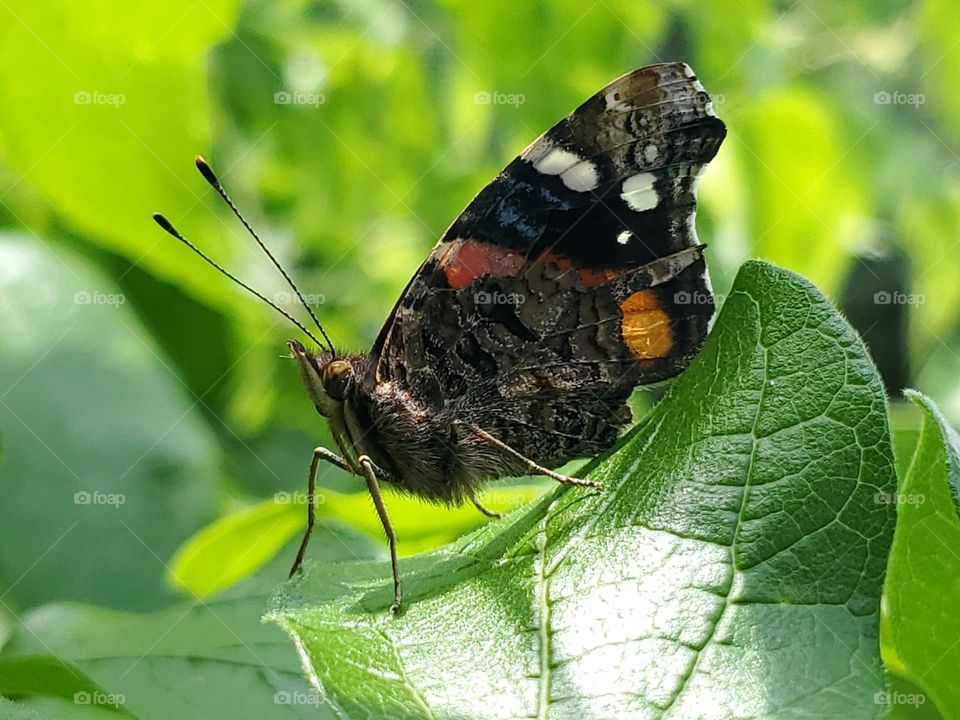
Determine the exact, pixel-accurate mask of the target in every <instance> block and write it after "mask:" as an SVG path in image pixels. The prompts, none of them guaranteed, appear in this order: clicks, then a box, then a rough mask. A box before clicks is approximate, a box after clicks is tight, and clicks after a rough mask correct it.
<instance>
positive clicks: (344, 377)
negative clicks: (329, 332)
mask: <svg viewBox="0 0 960 720" xmlns="http://www.w3.org/2000/svg"><path fill="white" fill-rule="evenodd" d="M287 347H288V348H290V352H291V354H292V355H293V359H294V360H296V361H297V366H298V367H299V368H300V377H301V378H303V384H304V385H305V386H306V388H307V394H308V395H310V399H311V400H313V404H314V405H315V406H316V408H317V411H318V412H319V413H320V414H321V415H323V416H324V417H331V416H333V415H335V414H336V413H337V411H338V410H339V409H340V406H341V404H342V403H343V400H344V398H345V397H346V395H347V393H348V392H349V389H350V386H351V385H352V384H353V382H354V371H353V365H352V364H351V363H350V362H349V360H346V359H344V358H343V357H338V356H337V355H334V354H333V353H332V352H329V351H322V352H319V353H311V352H309V351H308V350H307V349H306V348H305V347H304V346H303V345H302V344H301V343H299V342H298V341H296V340H290V341H288V342H287Z"/></svg>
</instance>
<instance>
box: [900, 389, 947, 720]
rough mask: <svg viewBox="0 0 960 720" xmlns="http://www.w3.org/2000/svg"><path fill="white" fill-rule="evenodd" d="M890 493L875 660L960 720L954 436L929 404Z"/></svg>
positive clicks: (923, 400)
mask: <svg viewBox="0 0 960 720" xmlns="http://www.w3.org/2000/svg"><path fill="white" fill-rule="evenodd" d="M907 396H908V397H909V398H910V399H911V400H913V401H914V402H915V403H916V404H917V405H918V406H919V407H920V408H921V410H922V411H923V428H922V430H921V432H920V441H919V442H918V444H917V449H916V451H915V453H914V456H913V461H912V462H911V464H910V469H909V471H908V472H907V473H906V475H905V476H904V477H903V478H902V481H901V483H900V487H899V490H898V493H897V495H895V496H889V497H884V498H882V499H883V500H885V501H887V502H889V503H890V504H895V505H896V507H897V514H898V518H897V531H896V534H895V536H894V541H893V548H892V549H891V551H890V566H889V569H888V574H887V584H886V587H885V589H884V614H883V626H882V629H883V641H884V642H883V660H884V662H885V663H886V665H887V667H889V668H890V670H891V671H892V672H893V673H895V674H897V675H900V676H902V677H904V678H906V679H907V680H909V681H911V682H912V683H913V684H914V685H916V686H917V687H919V688H920V689H921V690H922V691H923V693H925V694H926V695H927V696H928V697H929V698H930V699H931V700H932V702H933V703H934V704H936V706H937V707H938V708H939V709H940V710H941V712H942V713H943V715H944V716H945V717H958V716H960V688H958V687H957V681H956V678H957V668H958V667H960V642H958V640H957V639H958V638H960V615H958V614H957V607H958V606H960V515H958V508H960V438H958V437H957V434H956V432H954V430H953V429H952V428H951V427H950V426H949V425H948V424H947V421H946V420H945V419H944V417H943V415H942V414H941V413H940V410H939V409H938V408H937V406H936V405H935V404H934V402H933V401H932V400H930V398H928V397H926V396H924V395H921V394H920V393H918V392H914V391H907Z"/></svg>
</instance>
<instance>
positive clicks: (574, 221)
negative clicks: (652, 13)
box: [154, 63, 726, 612]
mask: <svg viewBox="0 0 960 720" xmlns="http://www.w3.org/2000/svg"><path fill="white" fill-rule="evenodd" d="M725 135H726V128H725V126H724V124H723V123H722V122H721V121H720V120H719V119H718V118H717V117H716V115H715V114H714V112H713V109H712V107H711V103H710V98H709V96H708V95H707V94H706V93H705V92H704V90H703V87H702V86H701V85H700V83H699V82H698V81H697V78H696V76H695V75H694V74H693V71H692V70H691V69H690V68H689V67H688V66H687V65H685V64H683V63H665V64H660V65H651V66H649V67H644V68H640V69H639V70H635V71H633V72H631V73H629V74H627V75H624V76H623V77H621V78H619V79H617V80H615V81H614V82H612V83H611V84H610V85H608V86H607V87H605V88H604V89H603V90H601V91H600V92H599V93H597V94H596V95H594V96H593V97H592V98H590V99H589V100H587V101H586V102H585V103H584V104H583V105H581V106H580V107H579V108H577V109H576V110H575V111H574V112H573V113H572V114H571V115H569V116H568V117H567V118H565V119H564V120H562V121H560V122H559V123H558V124H557V125H556V126H554V127H553V128H552V129H551V130H549V131H548V132H547V133H546V134H545V135H543V136H541V137H540V138H539V139H537V140H536V141H534V142H533V144H532V145H530V146H529V147H528V148H527V149H526V150H524V151H523V152H522V153H521V154H520V156H519V157H517V158H516V159H515V160H514V161H513V162H511V163H510V164H509V165H508V166H507V167H506V168H505V169H504V170H503V172H501V173H500V174H499V175H498V176H497V177H496V178H495V179H494V180H493V182H491V183H490V184H489V185H488V186H487V187H485V188H484V189H483V190H482V191H481V192H480V194H479V195H478V196H477V197H476V199H474V200H473V202H471V203H470V205H469V206H468V207H467V209H466V210H465V211H464V212H463V214H461V215H460V217H459V218H457V220H456V221H455V222H454V223H453V225H452V226H451V227H450V229H449V230H447V232H446V233H445V234H444V236H443V237H442V238H441V240H440V241H439V242H438V243H437V245H436V246H435V247H434V249H433V251H432V252H431V253H430V255H429V257H427V259H426V261H425V262H424V263H423V265H422V266H421V267H420V269H419V270H418V271H417V272H416V274H415V275H414V276H413V279H412V280H411V281H410V283H409V284H408V285H407V288H406V290H404V292H403V294H402V295H401V297H400V300H399V302H397V304H396V306H395V307H394V309H393V312H391V313H390V317H389V318H388V319H387V322H386V324H385V325H384V326H383V330H382V331H381V332H380V335H379V337H378V338H377V340H376V342H375V343H374V346H373V349H372V350H371V352H370V354H369V355H351V354H344V353H341V352H338V351H337V350H336V349H335V348H334V346H333V344H332V343H331V342H330V340H329V338H328V337H327V335H326V333H325V332H324V330H323V328H322V326H321V325H320V323H319V321H317V318H316V316H315V315H314V313H313V311H312V310H311V309H310V308H309V306H307V305H306V303H305V302H304V306H305V307H307V310H308V312H309V313H310V316H311V318H312V319H313V321H314V322H315V323H316V325H317V328H318V329H319V331H320V334H321V336H322V338H323V340H324V342H322V343H321V342H320V341H319V340H318V339H317V338H316V337H314V335H313V334H311V332H310V331H309V330H307V328H306V327H304V326H303V325H302V324H301V323H300V322H299V321H297V320H296V319H295V318H293V317H292V316H290V315H289V314H288V313H286V312H285V311H284V310H282V309H281V308H279V307H277V306H276V305H275V304H274V303H271V302H270V301H269V300H267V299H266V298H265V297H264V296H263V295H261V294H259V293H257V292H256V291H255V290H253V289H252V288H250V287H249V286H248V285H246V284H244V283H242V282H241V281H239V280H238V279H237V278H236V277H234V276H233V275H231V274H229V273H228V272H227V271H226V270H224V269H223V268H221V267H220V266H219V265H217V264H216V263H214V262H213V261H212V260H210V259H209V258H208V257H207V256H205V255H204V254H203V253H202V252H201V251H199V250H198V249H197V248H196V247H195V246H193V245H192V244H191V243H190V242H189V241H188V240H187V239H186V238H185V237H184V236H183V235H181V234H180V233H179V232H177V230H176V229H175V228H174V227H173V226H172V225H171V224H170V222H169V221H167V220H166V219H165V218H163V216H161V215H155V216H154V218H155V220H156V221H157V222H158V223H159V224H160V226H161V227H163V229H164V230H166V231H167V232H169V233H170V234H171V235H173V236H174V237H176V238H177V239H178V240H180V241H181V242H183V243H185V244H186V245H187V246H188V247H190V248H191V249H192V250H194V252H196V253H197V254H199V255H200V256H201V257H203V259H204V260H206V261H207V262H209V263H210V264H211V265H213V266H214V267H216V268H217V269H218V270H219V271H220V272H222V273H224V274H225V275H227V276H228V277H230V278H231V279H232V280H234V281H235V282H236V283H238V284H239V285H241V286H242V287H244V288H245V289H247V290H249V291H250V292H252V293H254V294H255V295H256V296H257V297H259V298H260V299H261V300H263V301H265V302H267V303H268V304H270V305H271V306H273V307H274V309H276V310H278V311H279V312H281V313H282V314H283V315H284V316H286V317H287V319H288V320H290V321H291V322H293V323H294V324H295V325H296V326H297V327H299V328H300V329H301V330H302V331H303V332H304V333H305V334H306V335H307V336H308V337H309V338H311V339H312V340H313V341H314V342H315V343H316V344H317V346H318V347H320V349H319V350H318V351H311V350H308V349H306V348H305V347H304V346H303V345H302V344H301V343H299V342H298V341H296V340H291V341H289V343H288V347H289V348H290V351H291V353H292V354H293V357H294V359H296V361H297V365H298V366H299V369H300V374H301V376H302V377H303V382H304V384H305V385H306V389H307V393H308V395H309V396H310V399H311V400H312V401H313V403H314V405H315V407H316V409H317V411H318V412H319V413H320V414H321V415H322V416H324V417H325V418H326V420H327V423H328V424H329V427H330V431H331V433H332V434H333V438H334V440H335V442H336V444H337V446H338V447H339V449H340V452H341V453H342V457H341V456H339V455H337V454H335V453H333V452H331V451H330V450H327V449H325V448H317V449H316V450H314V453H313V461H312V463H311V465H310V475H309V500H310V501H309V504H308V522H307V529H306V533H305V534H304V537H303V541H302V543H301V545H300V549H299V552H298V553H297V558H296V561H295V563H294V566H293V569H292V570H291V575H293V573H295V572H296V571H297V569H298V568H299V567H300V564H301V562H302V561H303V555H304V551H305V550H306V547H307V543H308V541H309V539H310V533H311V530H312V529H313V525H314V489H315V480H316V473H317V466H318V465H319V463H320V461H321V460H326V461H328V462H331V463H333V464H334V465H337V466H338V467H340V468H342V469H343V470H345V471H347V472H349V473H352V474H355V475H361V476H363V478H364V479H365V480H366V483H367V489H368V490H369V491H370V494H371V496H372V497H373V501H374V504H375V505H376V509H377V513H378V514H379V516H380V520H381V522H382V523H383V528H384V530H385V531H386V534H387V537H388V539H389V541H390V556H391V560H392V566H393V582H394V602H393V604H392V605H391V610H393V611H394V612H395V611H397V610H398V609H399V607H400V602H401V594H400V576H399V572H398V569H397V538H396V535H395V534H394V531H393V528H392V526H391V524H390V519H389V516H388V514H387V509H386V507H385V506H384V502H383V498H382V496H381V494H380V482H381V481H383V482H386V483H389V484H390V485H392V486H394V487H395V488H397V489H399V490H402V491H406V492H409V493H412V494H414V495H417V496H418V497H421V498H424V499H426V500H431V501H435V502H442V503H450V504H456V503H462V502H464V501H466V500H471V501H472V502H473V503H474V504H475V505H476V506H477V508H478V509H479V510H480V511H482V512H484V513H486V514H487V515H491V516H494V515H495V513H493V512H491V511H489V510H487V509H486V508H484V507H483V505H481V504H480V501H479V500H478V499H477V490H478V488H480V487H481V486H482V485H483V484H484V483H486V482H487V481H490V480H492V479H495V478H499V477H503V476H515V475H524V474H530V473H532V474H541V475H546V476H548V477H551V478H553V479H554V480H557V481H559V482H561V483H566V484H571V485H583V486H591V487H597V484H596V483H593V482H590V481H587V480H580V479H578V478H572V477H567V476H564V475H561V474H559V473H557V472H555V471H553V470H552V469H551V468H555V467H558V466H560V465H562V464H564V463H565V462H567V461H569V460H571V459H573V458H577V457H585V456H590V455H595V454H597V453H599V452H601V451H604V450H607V449H608V448H610V447H611V446H612V445H613V444H614V443H615V441H616V439H617V437H618V435H619V434H620V431H621V430H622V429H623V427H624V426H625V425H627V424H628V423H629V422H630V419H631V417H630V410H629V409H628V407H627V404H626V401H627V398H628V397H629V395H630V394H631V392H632V391H633V389H634V388H635V387H636V386H637V385H647V384H651V383H655V382H658V381H661V380H665V379H667V378H670V377H672V376H674V375H676V374H677V373H679V372H680V371H681V370H683V369H684V368H685V367H686V366H687V364H688V363H689V361H690V359H691V357H692V356H693V355H694V354H695V353H696V352H697V350H698V349H699V348H700V345H701V344H702V342H703V340H704V337H705V336H706V333H707V324H708V322H709V320H710V318H711V316H712V315H713V309H714V307H713V296H712V294H711V292H710V284H709V280H708V278H707V269H706V264H705V262H704V258H703V249H704V246H703V245H700V244H699V243H698V241H697V235H696V228H695V222H694V218H695V215H696V195H695V190H696V183H697V178H698V177H699V176H700V175H701V173H702V172H703V169H704V166H705V165H706V164H707V163H708V162H709V161H710V160H711V159H713V157H714V156H715V155H716V153H717V150H718V149H719V147H720V143H721V142H722V141H723V138H724V136H725ZM197 167H198V168H199V169H200V171H201V173H202V174H203V176H204V177H205V178H206V180H207V181H208V182H209V183H210V184H211V185H212V186H213V187H214V189H216V190H217V192H218V193H220V195H221V196H222V197H223V198H224V200H226V202H227V203H228V204H229V206H230V208H231V210H233V212H234V214H236V215H237V217H238V218H240V220H241V222H243V224H244V226H245V227H246V228H247V230H248V231H249V232H250V233H251V235H252V236H253V237H254V239H255V240H256V241H257V242H258V243H259V244H260V246H261V247H262V248H263V250H264V251H265V252H266V253H267V255H268V256H269V257H270V259H271V261H272V262H273V263H274V264H275V265H276V266H277V268H278V269H279V270H280V272H281V273H283V276H284V278H285V279H286V281H287V282H288V283H289V284H290V286H291V287H292V288H293V289H294V291H295V292H296V293H297V295H298V297H300V299H301V301H303V297H302V295H301V294H300V292H299V290H297V288H296V286H295V285H294V283H293V281H292V280H291V279H290V278H289V276H288V275H287V273H286V272H285V271H284V270H283V268H281V267H280V265H279V263H277V261H276V260H275V259H274V258H273V256H272V255H271V254H270V252H269V250H267V248H266V246H265V245H264V244H263V243H262V242H261V240H260V238H259V237H258V236H257V235H256V233H255V232H254V231H253V229H252V228H250V226H249V225H248V224H247V222H246V221H245V220H244V219H243V217H242V216H241V215H240V213H239V212H238V211H237V209H236V207H235V206H234V204H233V202H232V201H231V200H230V198H229V197H228V196H227V194H226V192H224V190H223V188H222V187H221V185H220V182H219V181H218V180H217V178H216V176H215V175H214V174H213V172H212V170H210V168H209V166H208V165H207V164H206V163H205V162H204V161H203V160H202V159H201V158H199V157H198V158H197ZM691 298H695V299H696V300H697V301H696V302H690V299H691Z"/></svg>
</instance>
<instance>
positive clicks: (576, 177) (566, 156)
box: [522, 141, 600, 192]
mask: <svg viewBox="0 0 960 720" xmlns="http://www.w3.org/2000/svg"><path fill="white" fill-rule="evenodd" d="M522 157H523V158H524V159H525V160H527V161H528V162H530V163H532V164H533V167H534V169H535V170H537V172H541V173H543V174H544V175H559V176H560V180H561V181H562V182H563V184H564V185H566V186H567V187H568V188H570V189H571V190H575V191H577V192H588V191H590V190H593V189H594V188H596V187H597V185H598V184H599V182H600V174H599V173H598V172H597V168H596V166H595V165H594V164H593V163H592V162H590V161H589V160H582V159H581V158H580V156H579V155H577V154H576V153H573V152H570V151H569V150H565V149H563V148H560V147H556V146H554V145H552V144H551V143H549V142H548V141H544V142H543V143H542V144H541V145H540V146H537V147H533V148H529V149H528V150H527V151H525V152H524V154H523V156H522Z"/></svg>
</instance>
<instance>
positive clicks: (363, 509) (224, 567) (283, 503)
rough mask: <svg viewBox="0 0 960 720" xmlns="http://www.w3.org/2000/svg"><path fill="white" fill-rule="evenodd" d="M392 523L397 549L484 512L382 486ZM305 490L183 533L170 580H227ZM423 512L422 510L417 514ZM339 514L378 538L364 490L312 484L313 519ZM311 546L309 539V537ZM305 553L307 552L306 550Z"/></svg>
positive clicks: (256, 552)
mask: <svg viewBox="0 0 960 720" xmlns="http://www.w3.org/2000/svg"><path fill="white" fill-rule="evenodd" d="M542 492H543V486H542V485H514V486H510V487H498V488H495V489H490V490H487V491H486V492H485V493H483V494H481V496H480V499H481V501H482V502H483V503H484V504H485V505H486V506H487V507H488V508H489V509H491V510H493V511H495V512H502V513H505V512H509V511H510V510H513V509H514V508H516V507H519V506H520V505H523V504H524V503H527V502H529V501H531V500H533V499H534V498H535V497H537V496H538V495H540V494H541V493H542ZM384 496H385V497H386V500H387V502H388V504H389V505H390V518H391V521H392V523H393V526H394V529H395V530H396V531H397V532H398V533H400V535H401V536H402V537H403V544H402V545H401V547H400V553H401V554H402V555H412V554H414V553H417V552H423V551H424V550H431V549H433V548H435V547H438V546H439V545H442V544H444V543H447V542H450V541H451V540H454V539H455V538H457V537H459V536H460V535H462V534H463V533H465V532H466V531H468V530H471V529H473V528H475V527H477V526H479V525H481V524H483V523H484V522H485V521H486V520H487V518H486V517H485V516H484V515H482V514H480V513H479V512H478V511H477V510H476V508H474V507H473V506H472V505H470V506H463V507H456V508H446V507H438V506H435V505H428V504H426V503H424V502H423V501H420V500H417V499H416V498H413V497H410V496H409V495H398V494H397V493H393V492H385V493H384ZM305 503H306V493H288V492H280V493H277V494H276V496H274V498H273V499H272V500H267V501H266V502H263V503H259V504H257V505H254V506H253V507H248V508H244V509H243V510H239V511H237V512H235V513H232V514H230V515H226V516H224V517H222V518H220V519H218V520H217V521H216V522H214V523H212V524H211V525H209V526H208V527H206V528H204V529H203V530H201V531H200V532H199V533H197V534H196V535H194V536H193V537H192V538H190V539H189V540H188V541H187V542H186V543H184V545H183V546H182V547H181V548H180V549H179V550H178V551H177V553H176V554H175V555H174V559H173V562H172V563H171V565H170V581H171V582H172V583H173V584H174V585H175V586H177V587H180V588H183V589H185V590H188V591H190V592H191V593H193V594H196V595H197V596H200V597H206V596H207V595H211V594H213V593H215V592H219V591H220V590H223V589H225V588H228V587H230V586H231V585H233V584H234V583H236V582H239V581H240V580H242V579H244V578H245V577H248V576H249V575H251V574H253V573H254V572H256V571H257V570H259V569H260V568H261V567H263V565H264V564H265V563H267V562H268V561H269V560H270V559H271V558H273V557H274V556H275V555H276V554H277V553H278V552H279V551H280V549H281V548H283V547H284V546H285V545H286V544H287V543H288V542H289V541H290V539H291V538H293V537H298V536H299V535H300V534H302V533H303V531H304V528H305V527H306V519H307V511H306V504H305ZM425 516H428V517H429V520H428V521H427V522H424V518H425ZM324 518H331V519H335V520H340V521H343V522H346V523H349V524H351V525H353V526H354V527H357V528H359V529H360V530H362V531H364V532H365V533H366V534H367V535H368V536H370V537H373V538H376V539H377V540H379V541H380V547H381V550H382V551H385V550H386V547H387V546H386V543H385V542H384V541H383V528H382V526H381V525H380V520H379V519H378V518H377V515H376V512H375V511H374V509H373V505H372V501H371V500H370V495H369V494H367V493H366V492H363V493H339V492H336V491H334V490H329V489H326V488H320V489H319V490H318V491H317V519H318V520H320V521H322V520H323V519H324ZM310 549H311V551H313V552H315V551H316V550H317V544H315V543H314V544H311V546H310ZM308 557H310V556H309V555H308ZM291 562H292V558H291Z"/></svg>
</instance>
